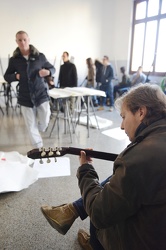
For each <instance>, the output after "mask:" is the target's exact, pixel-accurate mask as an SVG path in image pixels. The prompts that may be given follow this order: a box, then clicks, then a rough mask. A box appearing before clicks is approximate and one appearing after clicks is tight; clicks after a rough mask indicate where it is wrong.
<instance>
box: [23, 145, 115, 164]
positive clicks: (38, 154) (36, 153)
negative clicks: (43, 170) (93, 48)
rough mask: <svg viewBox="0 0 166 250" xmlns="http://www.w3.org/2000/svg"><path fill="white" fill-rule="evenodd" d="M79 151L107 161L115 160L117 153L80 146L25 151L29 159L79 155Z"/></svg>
mask: <svg viewBox="0 0 166 250" xmlns="http://www.w3.org/2000/svg"><path fill="white" fill-rule="evenodd" d="M81 151H85V153H86V155H87V156H90V157H92V158H97V159H101V160H107V161H115V159H116V158H117V156H118V155H117V154H112V153H105V152H99V151H94V150H88V149H82V148H72V147H62V148H55V149H53V148H48V149H45V148H41V149H33V150H30V151H29V152H27V156H28V157H29V158H31V159H42V158H51V157H55V158H56V157H61V156H64V155H66V154H71V155H80V153H81Z"/></svg>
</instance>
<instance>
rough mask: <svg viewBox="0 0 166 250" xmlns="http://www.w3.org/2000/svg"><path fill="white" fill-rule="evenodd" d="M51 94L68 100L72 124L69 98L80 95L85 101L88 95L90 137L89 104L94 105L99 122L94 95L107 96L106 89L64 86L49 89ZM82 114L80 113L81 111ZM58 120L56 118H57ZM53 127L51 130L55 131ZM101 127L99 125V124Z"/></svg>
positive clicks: (87, 112)
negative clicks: (62, 87) (93, 100)
mask: <svg viewBox="0 0 166 250" xmlns="http://www.w3.org/2000/svg"><path fill="white" fill-rule="evenodd" d="M49 95H50V96H51V97H52V98H54V99H57V100H58V99H63V98H64V99H65V100H66V107H67V119H68V121H69V123H70V124H71V123H72V117H70V115H69V113H68V112H69V110H68V103H67V98H70V97H80V98H83V101H84V97H85V96H86V97H87V102H86V106H85V108H86V114H87V129H88V137H89V106H90V104H91V106H92V109H93V113H94V116H95V119H96V123H97V124H98V122H97V118H96V115H95V111H94V106H93V102H92V96H94V95H95V96H102V97H105V96H106V94H105V92H104V91H101V90H96V89H90V88H86V87H72V88H69V87H67V88H64V89H60V88H53V89H51V90H49ZM57 103H58V105H59V102H57ZM57 113H58V115H59V106H58V108H57ZM79 115H80V113H79ZM55 122H56V120H55ZM55 122H54V124H53V128H54V126H55ZM53 128H52V130H51V133H52V131H53ZM98 128H99V126H98ZM58 133H59V130H58Z"/></svg>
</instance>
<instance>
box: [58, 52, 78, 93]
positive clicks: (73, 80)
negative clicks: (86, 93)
mask: <svg viewBox="0 0 166 250" xmlns="http://www.w3.org/2000/svg"><path fill="white" fill-rule="evenodd" d="M62 59H63V62H64V63H63V64H62V65H61V67H60V72H59V87H60V88H65V87H77V70H76V66H75V65H74V63H72V62H70V60H69V53H68V52H66V51H65V52H63V55H62Z"/></svg>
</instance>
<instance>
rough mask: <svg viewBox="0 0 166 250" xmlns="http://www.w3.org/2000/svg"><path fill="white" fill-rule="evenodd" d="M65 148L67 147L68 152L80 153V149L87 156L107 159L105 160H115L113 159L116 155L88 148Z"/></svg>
mask: <svg viewBox="0 0 166 250" xmlns="http://www.w3.org/2000/svg"><path fill="white" fill-rule="evenodd" d="M66 149H67V153H68V154H72V155H80V152H81V151H85V153H86V155H87V156H90V157H92V158H97V159H101V160H107V161H115V159H116V158H117V156H118V155H117V154H112V153H105V152H100V151H94V150H88V149H81V148H72V147H68V148H66Z"/></svg>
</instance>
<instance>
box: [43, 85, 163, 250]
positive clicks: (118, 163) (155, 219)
mask: <svg viewBox="0 0 166 250" xmlns="http://www.w3.org/2000/svg"><path fill="white" fill-rule="evenodd" d="M115 106H116V107H117V108H118V109H119V111H120V114H121V117H122V123H121V129H123V130H124V131H125V133H126V134H127V135H128V137H129V139H130V141H131V144H129V145H128V147H127V148H126V149H124V151H123V152H122V153H120V154H119V156H118V157H117V158H116V160H115V162H114V169H113V175H112V176H111V177H109V178H108V179H107V180H106V181H105V183H104V185H101V184H100V183H99V177H98V174H97V172H96V171H95V169H94V167H93V166H92V159H91V158H90V157H87V156H86V154H85V152H84V151H81V155H80V167H79V168H78V171H77V177H78V182H79V187H80V191H81V196H82V199H79V200H78V201H75V202H74V203H70V204H66V205H61V206H58V207H49V206H43V207H42V212H43V214H44V215H45V217H46V218H47V220H48V221H49V223H50V224H51V225H52V226H53V227H54V228H55V229H56V230H58V232H60V233H61V234H65V233H66V232H67V231H68V230H69V228H70V226H71V225H72V223H73V222H74V220H75V219H76V218H77V217H78V216H82V215H83V213H84V212H85V211H86V213H87V215H89V217H90V220H91V227H90V233H91V236H90V235H88V234H87V233H86V232H85V231H83V230H82V231H79V235H78V239H79V242H80V244H81V246H82V247H83V249H89V250H90V249H95V250H96V249H97V250H99V249H101V250H102V249H106V250H112V249H113V250H114V249H116V250H133V249H134V250H140V249H141V250H165V247H166V237H165V236H166V234H165V232H166V181H165V177H166V166H165V164H166V154H165V145H166V96H165V94H164V93H163V92H162V90H161V88H160V87H159V86H158V85H155V84H154V85H152V84H148V83H146V84H140V85H137V86H135V87H133V88H131V89H130V90H129V91H128V93H126V94H125V95H123V96H121V97H119V98H118V99H117V100H116V101H115ZM81 200H82V205H81ZM83 209H84V212H83ZM84 218H86V217H84Z"/></svg>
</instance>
